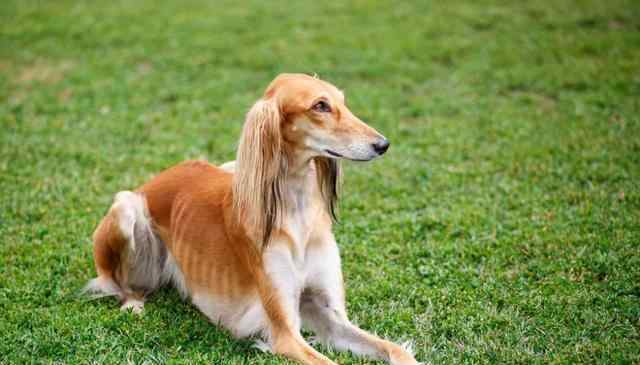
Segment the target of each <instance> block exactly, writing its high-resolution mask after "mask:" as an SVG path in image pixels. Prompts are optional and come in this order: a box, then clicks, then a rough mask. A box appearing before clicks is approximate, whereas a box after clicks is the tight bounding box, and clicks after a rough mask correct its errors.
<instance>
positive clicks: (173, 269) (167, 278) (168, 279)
mask: <svg viewBox="0 0 640 365" xmlns="http://www.w3.org/2000/svg"><path fill="white" fill-rule="evenodd" d="M162 277H163V283H171V284H172V285H173V287H174V288H176V290H177V291H178V293H179V294H180V296H181V297H182V299H185V298H187V297H188V296H189V289H188V288H187V283H186V281H185V280H184V275H183V274H182V271H181V270H180V268H179V267H178V263H177V262H176V259H175V257H173V255H172V254H171V252H169V253H168V254H167V259H166V261H165V262H164V267H163V269H162Z"/></svg>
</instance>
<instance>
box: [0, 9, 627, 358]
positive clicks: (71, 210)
mask: <svg viewBox="0 0 640 365" xmlns="http://www.w3.org/2000/svg"><path fill="white" fill-rule="evenodd" d="M285 71H287V72H307V73H314V72H315V73H318V74H319V75H320V76H321V77H323V78H325V79H327V80H329V81H331V82H333V83H335V84H337V85H338V86H339V87H341V88H343V89H345V90H346V93H347V99H348V102H349V105H350V107H351V109H352V110H353V111H354V112H355V113H356V114H357V115H359V116H361V117H362V119H364V120H367V121H369V122H370V123H371V124H372V125H373V126H375V127H376V128H377V129H379V130H380V131H382V132H383V133H384V134H385V135H386V136H387V137H388V138H389V139H390V140H391V142H392V146H391V149H390V151H389V153H388V154H387V155H385V157H384V158H382V159H380V160H377V161H375V162H372V163H368V164H355V163H347V164H346V169H345V170H346V171H345V178H344V182H345V184H344V189H343V191H344V194H343V199H342V201H341V223H340V224H339V225H337V226H336V229H335V230H336V235H337V238H338V242H339V243H340V245H341V248H342V256H343V261H344V271H345V276H346V282H347V295H348V305H349V312H350V315H351V316H352V317H353V318H354V320H355V321H356V322H358V323H359V324H360V325H362V326H363V327H364V328H367V329H369V330H371V331H375V332H377V333H378V334H380V335H384V336H385V337H388V338H391V339H398V340H400V339H410V338H411V339H414V340H415V344H416V350H417V358H418V359H419V360H422V361H425V362H430V363H433V364H458V363H465V364H569V363H597V364H638V363H640V322H639V321H640V186H639V182H640V117H639V115H640V73H639V71H640V7H638V5H637V3H636V2H635V1H618V0H610V1H575V2H574V1H535V2H504V1H467V2H463V1H451V2H415V3H410V2H400V3H396V2H393V3H392V2H383V1H373V2H369V1H355V2H352V3H343V2H340V3H335V4H328V3H324V2H299V3H294V4H287V5H285V3H270V2H262V1H254V2H253V3H250V4H249V3H246V2H238V1H226V2H215V3H214V2H205V1H202V2H194V1H184V2H178V1H175V2H162V3H158V2H154V1H135V2H129V1H110V2H84V1H78V2H69V1H55V2H40V1H17V0H6V1H3V2H2V4H1V5H0V100H1V103H0V191H1V194H2V195H1V196H2V205H1V206H0V363H1V364H27V363H34V364H36V363H37V364H63V363H67V364H91V363H96V364H98V363H99V364H118V363H141V364H142V363H145V364H152V363H168V364H192V363H193V364H196V363H208V364H284V363H288V362H287V361H285V360H282V359H279V358H276V357H273V356H271V355H267V354H262V353H260V352H258V351H257V350H255V349H252V348H251V342H250V341H236V340H233V339H231V338H230V336H229V335H228V333H226V332H225V331H223V330H221V329H219V328H216V327H215V326H213V325H211V324H209V323H207V322H206V320H205V319H204V317H203V316H202V315H200V314H199V313H198V312H197V311H196V310H194V309H193V308H192V307H191V306H190V305H189V304H186V303H183V302H181V301H180V300H179V297H178V295H177V294H176V293H175V292H174V291H173V290H170V289H165V290H162V291H161V292H159V293H157V294H156V295H154V296H153V297H152V299H151V300H150V302H149V303H148V304H147V306H146V313H145V314H144V315H143V316H141V317H136V316H134V315H131V314H127V313H121V312H120V311H118V310H117V305H116V303H115V301H114V300H112V299H104V300H99V301H90V302H86V301H83V300H82V299H81V298H78V297H77V292H78V290H79V289H80V288H81V287H82V286H83V285H84V283H85V282H86V281H87V280H88V279H89V278H91V277H93V276H94V268H93V262H92V257H91V245H90V239H89V238H90V235H91V232H92V230H93V229H94V227H95V226H96V224H97V222H98V220H99V219H100V218H101V216H102V215H103V214H104V212H105V210H106V209H107V207H108V205H109V203H110V201H111V199H112V197H113V195H114V193H115V192H117V191H119V190H122V189H127V188H133V187H135V186H137V185H138V184H140V183H142V182H143V181H145V180H146V179H148V178H149V177H150V176H152V175H153V174H154V173H156V172H158V171H160V170H162V169H163V168H166V167H168V166H170V165H172V164H175V163H177V162H179V161H181V160H184V159H190V158H200V157H205V158H207V159H209V160H211V161H214V162H223V161H226V160H230V159H233V157H234V150H235V146H236V142H237V138H238V135H239V131H240V128H241V123H242V120H243V115H244V113H245V112H246V110H247V109H248V107H249V106H250V105H251V103H252V102H253V101H254V100H255V99H256V98H257V97H258V96H259V94H260V92H261V91H262V90H263V88H264V87H265V86H266V85H267V83H268V82H269V81H270V80H271V79H272V78H273V77H274V76H275V75H276V74H277V73H279V72H285ZM322 351H324V352H325V353H328V354H329V356H330V357H332V358H334V359H336V361H338V362H339V363H341V364H365V363H370V362H369V361H366V360H363V359H357V358H355V357H353V356H351V355H349V354H338V353H334V352H331V351H329V350H327V349H322Z"/></svg>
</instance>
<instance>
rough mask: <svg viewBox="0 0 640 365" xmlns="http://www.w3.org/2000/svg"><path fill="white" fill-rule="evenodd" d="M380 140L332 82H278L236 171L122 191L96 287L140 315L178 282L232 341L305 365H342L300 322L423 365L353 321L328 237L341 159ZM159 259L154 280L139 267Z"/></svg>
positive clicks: (100, 236)
mask: <svg viewBox="0 0 640 365" xmlns="http://www.w3.org/2000/svg"><path fill="white" fill-rule="evenodd" d="M318 101H323V102H324V103H326V105H324V104H318ZM323 105H324V106H323ZM327 106H328V107H327ZM328 108H330V109H328ZM382 142H384V143H387V142H386V140H384V137H382V136H381V135H380V134H379V133H378V132H376V131H375V130H374V129H372V128H371V127H369V126H367V125H366V124H364V123H363V122H362V121H360V120H359V119H358V118H356V117H355V116H354V115H353V114H352V113H351V112H350V111H349V109H348V108H347V107H346V105H344V95H343V94H342V92H340V91H339V90H338V89H337V88H335V87H334V86H333V85H331V84H329V83H327V82H325V81H322V80H319V79H317V78H314V77H310V76H306V75H294V74H284V75H281V76H279V77H277V78H276V79H275V80H274V81H273V82H272V83H271V84H270V85H269V87H268V88H267V90H266V91H265V94H264V96H263V97H262V98H261V99H260V100H259V101H258V102H256V104H255V105H254V106H253V107H252V108H251V110H250V111H249V113H248V114H247V118H246V122H245V125H244V129H243V132H242V136H241V138H240V145H239V148H238V154H237V161H236V163H235V165H234V164H232V163H231V164H225V168H224V169H221V168H218V167H216V166H213V165H211V164H209V163H207V162H204V161H187V162H183V163H181V164H178V165H176V166H174V167H172V168H170V169H168V170H165V171H163V172H162V173H160V174H159V175H157V176H156V177H154V178H153V179H151V180H150V181H149V182H147V183H146V184H144V185H143V186H141V187H139V188H138V189H137V190H135V192H125V193H120V194H119V196H118V197H117V198H116V202H115V203H114V205H113V206H112V208H111V209H110V211H109V212H108V213H107V215H106V216H105V217H104V219H103V220H102V222H101V223H100V224H99V226H98V227H97V229H96V231H95V233H94V236H93V239H94V259H95V264H96V268H97V271H98V278H97V279H95V281H94V282H92V283H91V284H90V286H91V289H92V290H98V291H99V290H104V291H105V292H106V291H107V289H105V288H116V289H115V290H116V291H117V293H116V295H118V296H120V298H121V299H122V301H123V302H124V303H125V305H124V306H123V308H125V309H128V308H133V309H134V310H142V303H143V302H142V300H143V299H144V297H145V296H146V295H147V294H148V293H149V292H151V291H152V290H154V289H155V287H157V286H158V285H162V284H164V283H167V282H173V283H174V285H176V286H177V287H181V286H184V288H182V289H184V290H185V291H186V293H187V294H188V295H189V296H190V297H191V298H192V300H193V302H194V304H196V305H197V306H198V308H200V309H201V310H203V311H204V312H205V314H206V315H207V316H209V318H211V319H212V320H214V321H216V322H218V323H220V324H222V325H224V326H227V327H229V328H230V330H231V331H232V333H234V334H236V335H238V336H245V335H251V334H255V335H262V336H264V338H265V339H266V340H267V341H268V347H269V348H270V349H271V351H273V352H275V353H277V354H281V355H284V356H287V357H289V358H291V359H294V360H296V361H299V362H300V363H303V364H309V365H312V364H325V365H328V364H334V363H333V362H332V361H331V360H329V359H327V358H326V357H324V356H323V355H322V354H320V353H318V352H317V351H316V350H314V349H313V348H312V347H311V346H309V345H308V344H307V343H306V342H305V340H304V339H303V338H302V336H301V335H300V321H301V319H302V320H304V321H305V322H306V321H307V320H308V321H309V325H310V327H311V328H312V329H314V328H315V329H317V331H318V334H319V335H322V336H324V337H323V338H324V339H325V341H327V342H328V343H335V344H336V347H337V348H339V349H346V350H351V351H354V352H356V353H360V354H364V355H370V356H373V357H377V358H382V359H385V360H387V361H390V362H391V363H392V364H417V362H416V361H415V359H413V356H412V355H411V354H409V353H408V352H406V351H404V350H403V349H402V348H401V347H400V346H397V345H395V344H393V343H390V342H388V341H385V340H381V339H379V338H377V337H375V336H372V335H370V334H368V333H366V332H364V331H362V330H360V329H359V328H357V327H355V326H353V325H352V324H351V323H350V322H349V321H348V319H347V318H346V310H345V308H344V306H345V304H344V288H343V286H342V274H341V272H340V267H339V260H340V258H339V255H338V249H337V246H336V244H335V240H334V239H333V234H332V233H331V225H332V219H331V216H332V214H333V211H334V206H335V202H336V198H337V194H338V192H337V186H338V179H339V165H338V161H337V159H336V157H337V156H340V157H342V158H347V159H354V160H368V159H372V158H375V157H376V156H378V155H380V154H382V153H384V151H385V150H386V147H385V148H384V150H382V152H380V150H379V148H378V150H376V148H377V147H376V148H374V147H373V146H374V144H377V145H379V144H380V143H382ZM377 145H376V146H377ZM387 145H388V143H387ZM376 151H377V152H376ZM140 202H143V203H140ZM127 227H128V228H127ZM127 229H128V230H130V231H131V232H133V233H127V232H125V231H126V230H127ZM136 242H138V243H136ZM136 245H138V246H136ZM139 245H147V246H153V247H146V246H143V247H139ZM156 245H161V246H158V247H156ZM152 248H153V249H152ZM145 250H146V251H145ZM163 250H164V251H163ZM140 252H145V255H147V256H145V257H140V255H139V253H140ZM323 260H326V262H323ZM154 262H157V265H159V266H158V267H157V270H150V271H154V272H155V271H157V272H158V273H159V274H153V277H152V276H151V275H150V276H149V277H145V276H144V274H141V273H140V272H139V271H138V272H136V270H135V268H136V265H151V264H153V263H154ZM301 272H302V273H306V274H299V273H301ZM131 275H136V285H135V286H133V285H131V284H132V283H131V279H132V277H131ZM289 278H290V279H289ZM145 283H147V284H148V287H145ZM255 300H257V302H254V301H255ZM251 303H259V306H258V307H255V306H252V304H251ZM300 303H306V304H304V305H303V306H302V307H301V305H300ZM245 307H246V309H243V310H242V311H240V312H238V311H235V310H236V309H237V308H245ZM301 308H303V309H304V310H302V311H300V309H301ZM299 312H300V313H299ZM301 317H302V318H301ZM263 321H264V323H263ZM256 331H259V332H260V333H256ZM336 336H342V337H336Z"/></svg>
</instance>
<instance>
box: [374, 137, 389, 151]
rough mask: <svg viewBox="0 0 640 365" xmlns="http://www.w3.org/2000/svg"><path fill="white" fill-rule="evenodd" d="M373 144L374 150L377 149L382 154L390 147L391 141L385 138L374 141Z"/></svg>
mask: <svg viewBox="0 0 640 365" xmlns="http://www.w3.org/2000/svg"><path fill="white" fill-rule="evenodd" d="M372 146H373V150H374V151H376V153H377V154H378V155H382V154H384V153H385V152H387V150H388V149H389V141H388V140H387V139H386V138H384V139H382V140H381V141H378V142H376V143H374V144H373V145H372Z"/></svg>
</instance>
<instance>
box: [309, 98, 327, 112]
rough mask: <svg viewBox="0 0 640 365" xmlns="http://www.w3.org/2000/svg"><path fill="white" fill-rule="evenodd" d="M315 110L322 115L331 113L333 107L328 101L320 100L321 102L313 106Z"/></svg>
mask: <svg viewBox="0 0 640 365" xmlns="http://www.w3.org/2000/svg"><path fill="white" fill-rule="evenodd" d="M313 110H315V111H317V112H320V113H331V107H330V106H329V104H328V103H327V102H326V101H323V100H320V101H319V102H317V103H315V104H313Z"/></svg>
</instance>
